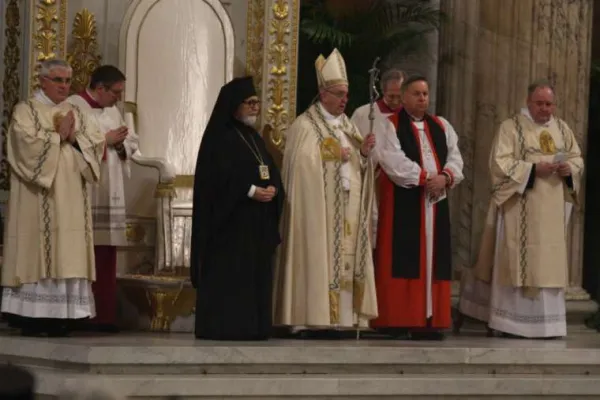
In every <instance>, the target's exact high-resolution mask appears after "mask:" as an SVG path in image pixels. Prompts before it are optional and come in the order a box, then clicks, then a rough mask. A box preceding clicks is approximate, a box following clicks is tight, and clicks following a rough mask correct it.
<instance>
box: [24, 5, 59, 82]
mask: <svg viewBox="0 0 600 400" xmlns="http://www.w3.org/2000/svg"><path fill="white" fill-rule="evenodd" d="M31 4H32V7H33V9H32V11H33V12H32V15H33V20H32V30H31V31H32V36H31V39H32V40H31V42H32V54H31V64H30V74H31V80H30V83H31V84H30V87H31V91H33V90H35V88H37V87H38V82H37V75H38V71H37V63H38V62H40V61H44V60H49V59H52V58H57V57H64V56H65V48H66V33H65V30H66V19H67V0H60V2H57V0H37V1H32V3H31ZM57 26H58V28H57Z"/></svg>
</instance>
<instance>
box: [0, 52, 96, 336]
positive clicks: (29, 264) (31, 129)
mask: <svg viewBox="0 0 600 400" xmlns="http://www.w3.org/2000/svg"><path fill="white" fill-rule="evenodd" d="M70 81H71V68H70V67H69V65H68V64H67V63H65V62H63V61H60V60H50V61H45V62H43V63H42V65H41V69H40V84H41V89H40V90H38V91H36V92H35V94H34V96H33V97H32V98H30V99H29V100H27V101H24V102H21V103H19V104H17V106H16V107H15V109H14V111H13V114H12V121H11V124H10V128H9V131H8V135H7V159H8V162H9V165H10V184H11V190H10V197H9V201H8V213H7V218H6V227H5V238H4V252H5V253H4V263H3V266H2V286H3V287H4V289H3V293H2V312H3V313H6V314H7V316H8V317H9V321H10V322H12V323H13V325H15V326H17V327H20V328H21V329H22V333H23V334H27V335H29V334H36V335H37V334H48V335H52V336H62V335H65V334H67V333H68V331H69V329H70V326H69V324H67V322H68V321H69V320H78V319H85V318H90V317H93V316H94V315H95V308H94V299H93V296H92V291H91V285H92V282H93V281H94V279H95V266H94V252H93V233H92V220H91V213H90V199H89V197H88V194H87V189H88V185H89V184H90V183H95V182H97V181H98V179H99V176H100V160H101V157H102V151H103V149H104V136H103V135H102V134H101V133H100V132H99V130H98V129H97V127H96V125H95V124H94V123H92V122H91V121H89V120H88V119H87V118H86V116H85V115H84V114H83V113H82V112H81V110H80V109H79V108H77V107H74V106H72V105H71V104H69V103H67V102H66V101H65V100H66V98H67V95H68V93H69V86H70Z"/></svg>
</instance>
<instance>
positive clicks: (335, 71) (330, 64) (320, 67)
mask: <svg viewBox="0 0 600 400" xmlns="http://www.w3.org/2000/svg"><path fill="white" fill-rule="evenodd" d="M315 69H316V70H317V82H318V83H319V89H327V88H329V87H331V86H335V85H347V84H348V74H347V73H346V62H345V61H344V57H342V55H341V54H340V52H339V51H338V49H333V51H332V52H331V54H330V55H329V57H327V59H325V57H323V55H322V54H321V55H319V57H318V58H317V61H315Z"/></svg>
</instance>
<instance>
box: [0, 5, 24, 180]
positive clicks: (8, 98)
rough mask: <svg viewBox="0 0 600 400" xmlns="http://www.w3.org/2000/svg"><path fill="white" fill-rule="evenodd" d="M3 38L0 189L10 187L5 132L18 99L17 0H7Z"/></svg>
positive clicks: (18, 14) (18, 30) (19, 58)
mask: <svg viewBox="0 0 600 400" xmlns="http://www.w3.org/2000/svg"><path fill="white" fill-rule="evenodd" d="M4 11H5V12H4V26H5V30H4V32H5V35H6V36H5V39H6V43H5V46H4V57H3V62H4V77H3V79H2V100H3V106H4V107H3V110H2V130H1V132H2V139H1V140H2V161H1V162H0V189H2V190H9V189H10V176H9V167H8V162H7V161H6V134H7V133H8V126H9V124H10V120H11V117H12V111H13V108H14V107H15V105H16V104H17V102H18V101H19V89H20V86H21V81H20V79H19V63H20V60H21V50H20V48H19V37H20V36H21V27H20V25H19V24H20V20H21V17H20V13H19V1H17V0H9V1H8V2H7V3H6V8H5V10H4Z"/></svg>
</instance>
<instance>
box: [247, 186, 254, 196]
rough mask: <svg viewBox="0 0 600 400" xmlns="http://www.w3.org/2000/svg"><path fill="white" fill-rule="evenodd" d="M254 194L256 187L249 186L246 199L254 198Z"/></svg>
mask: <svg viewBox="0 0 600 400" xmlns="http://www.w3.org/2000/svg"><path fill="white" fill-rule="evenodd" d="M255 192H256V186H254V185H252V186H250V190H248V197H250V198H252V197H254V193H255Z"/></svg>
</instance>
